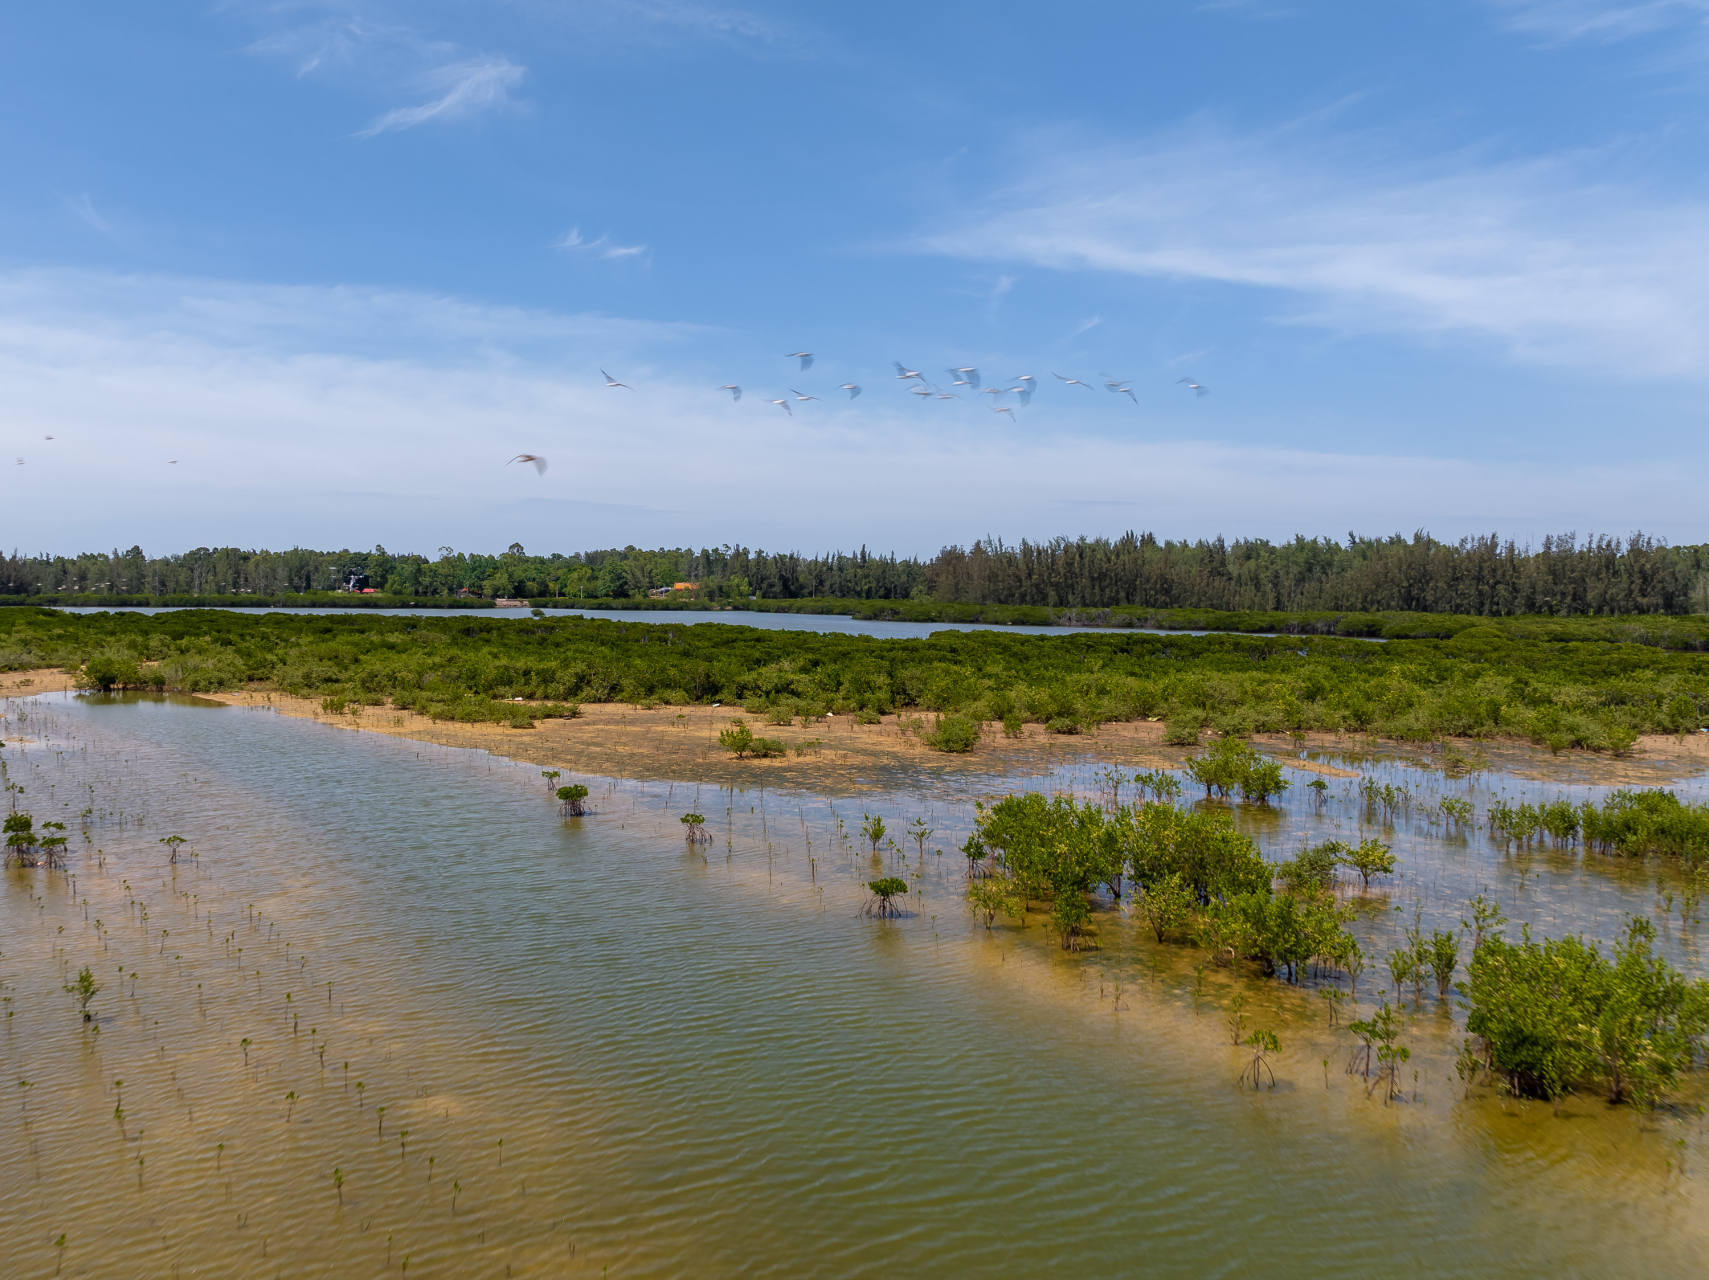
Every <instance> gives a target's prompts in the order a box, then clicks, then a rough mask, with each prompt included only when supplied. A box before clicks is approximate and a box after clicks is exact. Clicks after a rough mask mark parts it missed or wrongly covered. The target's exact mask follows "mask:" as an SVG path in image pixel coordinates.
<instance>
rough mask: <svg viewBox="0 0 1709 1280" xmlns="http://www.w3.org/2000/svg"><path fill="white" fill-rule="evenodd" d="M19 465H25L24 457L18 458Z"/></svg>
mask: <svg viewBox="0 0 1709 1280" xmlns="http://www.w3.org/2000/svg"><path fill="white" fill-rule="evenodd" d="M18 465H19V466H20V467H21V466H23V465H24V460H23V459H22V458H19V459H18Z"/></svg>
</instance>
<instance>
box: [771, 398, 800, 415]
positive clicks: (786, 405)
mask: <svg viewBox="0 0 1709 1280" xmlns="http://www.w3.org/2000/svg"><path fill="white" fill-rule="evenodd" d="M766 403H767V404H775V405H776V406H777V407H778V408H779V409H782V410H783V411H784V412H785V413H787V414H788V415H789V416H790V417H792V418H793V417H794V416H795V410H793V409H791V408H790V407H789V401H787V400H767V401H766Z"/></svg>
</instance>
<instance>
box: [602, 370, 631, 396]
mask: <svg viewBox="0 0 1709 1280" xmlns="http://www.w3.org/2000/svg"><path fill="white" fill-rule="evenodd" d="M599 372H600V375H601V376H602V377H603V378H604V379H605V385H606V386H608V387H622V388H623V389H624V390H625V391H633V390H634V389H635V388H634V387H632V386H630V385H629V384H628V383H627V382H619V381H618V380H617V379H616V378H614V377H612V376H611V375H610V374H609V373H606V372H605V370H604V369H601V370H600V371H599Z"/></svg>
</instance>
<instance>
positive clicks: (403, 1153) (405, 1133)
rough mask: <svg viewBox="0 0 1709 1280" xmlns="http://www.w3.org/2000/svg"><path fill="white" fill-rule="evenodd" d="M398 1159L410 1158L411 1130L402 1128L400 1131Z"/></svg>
mask: <svg viewBox="0 0 1709 1280" xmlns="http://www.w3.org/2000/svg"><path fill="white" fill-rule="evenodd" d="M398 1159H400V1160H407V1159H409V1130H408V1129H401V1130H399V1131H398Z"/></svg>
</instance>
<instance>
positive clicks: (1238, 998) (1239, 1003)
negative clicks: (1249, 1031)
mask: <svg viewBox="0 0 1709 1280" xmlns="http://www.w3.org/2000/svg"><path fill="white" fill-rule="evenodd" d="M1245 1007H1246V993H1245V992H1243V991H1242V992H1236V993H1235V996H1234V999H1232V1000H1230V1001H1229V1002H1228V1018H1227V1022H1228V1030H1229V1034H1230V1035H1231V1036H1232V1037H1233V1038H1232V1039H1231V1040H1230V1042H1229V1043H1231V1044H1239V1043H1240V1031H1241V1026H1242V1024H1244V1023H1245V1021H1246V1015H1245V1014H1244V1013H1242V1012H1241V1010H1242V1009H1244V1008H1245Z"/></svg>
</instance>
